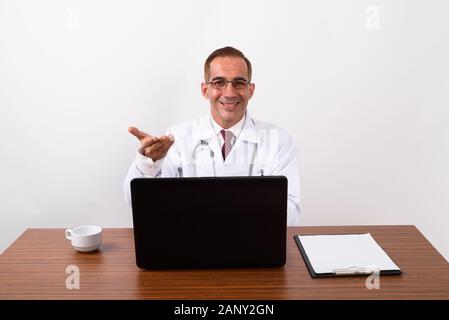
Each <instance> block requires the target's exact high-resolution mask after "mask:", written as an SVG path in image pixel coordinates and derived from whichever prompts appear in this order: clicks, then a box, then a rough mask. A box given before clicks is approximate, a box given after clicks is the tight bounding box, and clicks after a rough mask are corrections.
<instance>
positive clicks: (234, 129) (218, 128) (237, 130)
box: [210, 114, 246, 137]
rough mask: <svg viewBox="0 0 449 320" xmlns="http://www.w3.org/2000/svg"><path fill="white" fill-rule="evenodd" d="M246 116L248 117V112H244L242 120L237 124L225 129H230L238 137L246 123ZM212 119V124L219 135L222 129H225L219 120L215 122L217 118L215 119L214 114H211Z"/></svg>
mask: <svg viewBox="0 0 449 320" xmlns="http://www.w3.org/2000/svg"><path fill="white" fill-rule="evenodd" d="M245 118H246V114H244V115H243V118H242V119H240V121H239V122H237V123H236V124H235V125H233V126H232V127H230V128H228V129H224V130H229V131H231V132H232V134H233V135H234V137H238V136H239V135H240V132H242V129H243V124H244V123H245ZM210 120H211V122H212V126H213V127H214V131H215V134H216V135H219V134H220V133H221V130H223V128H222V127H221V126H220V125H219V124H218V123H217V122H215V120H214V118H212V116H210Z"/></svg>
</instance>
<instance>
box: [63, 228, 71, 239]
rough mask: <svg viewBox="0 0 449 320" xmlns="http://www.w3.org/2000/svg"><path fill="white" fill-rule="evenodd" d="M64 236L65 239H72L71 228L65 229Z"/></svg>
mask: <svg viewBox="0 0 449 320" xmlns="http://www.w3.org/2000/svg"><path fill="white" fill-rule="evenodd" d="M65 237H66V239H68V240H72V229H67V230H66V231H65Z"/></svg>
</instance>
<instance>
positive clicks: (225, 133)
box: [220, 129, 234, 160]
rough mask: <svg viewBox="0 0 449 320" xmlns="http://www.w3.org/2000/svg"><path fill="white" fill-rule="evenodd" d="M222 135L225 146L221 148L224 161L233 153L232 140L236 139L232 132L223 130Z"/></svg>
mask: <svg viewBox="0 0 449 320" xmlns="http://www.w3.org/2000/svg"><path fill="white" fill-rule="evenodd" d="M220 133H221V135H222V136H223V139H224V143H223V146H222V147H221V154H222V155H223V160H225V159H226V157H227V156H228V154H229V152H230V151H231V148H232V144H231V140H232V138H233V137H234V134H233V133H232V132H231V131H229V130H224V129H223V130H221V131H220Z"/></svg>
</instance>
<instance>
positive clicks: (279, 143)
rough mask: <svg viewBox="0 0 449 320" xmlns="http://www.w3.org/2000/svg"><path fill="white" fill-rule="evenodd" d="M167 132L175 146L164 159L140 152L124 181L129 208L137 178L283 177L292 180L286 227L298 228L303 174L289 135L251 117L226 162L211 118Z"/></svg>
mask: <svg viewBox="0 0 449 320" xmlns="http://www.w3.org/2000/svg"><path fill="white" fill-rule="evenodd" d="M169 133H171V134H173V136H174V138H175V142H174V144H173V145H172V147H171V148H170V150H169V151H168V153H167V155H166V157H165V158H164V159H161V160H158V161H156V162H153V161H152V160H151V158H148V157H145V156H143V155H141V154H140V153H138V152H137V156H136V158H135V160H134V161H133V163H132V164H131V166H130V168H129V170H128V174H127V176H126V179H125V182H124V191H125V198H126V200H127V201H128V203H131V201H130V200H131V196H130V182H131V180H132V179H134V178H138V177H149V178H158V177H180V176H183V177H193V176H214V175H216V176H249V175H252V176H256V175H259V176H260V175H265V176H269V175H282V176H286V177H287V179H288V206H287V207H288V212H287V224H288V225H290V226H292V225H298V222H299V216H300V211H301V210H300V195H299V172H298V167H297V158H296V148H295V146H294V144H293V141H292V138H291V136H290V135H289V134H288V133H287V131H285V130H283V129H281V128H278V127H276V126H275V125H273V124H270V123H265V122H260V121H256V120H254V119H252V118H251V117H250V116H249V114H248V113H247V114H246V120H245V123H244V124H243V128H242V131H241V133H240V135H239V136H238V137H237V140H236V141H235V143H234V145H233V147H232V149H231V151H230V152H229V154H228V156H227V157H226V160H225V161H224V160H223V157H222V153H221V145H220V142H219V139H218V136H217V135H216V133H215V131H214V128H213V125H212V122H211V116H210V115H207V116H204V117H201V118H200V119H198V120H196V121H193V122H189V123H185V124H180V125H175V126H172V127H170V128H169V129H168V130H167V134H169ZM201 141H202V142H201ZM201 143H202V144H201ZM207 146H208V147H207ZM209 148H210V149H209ZM195 149H196V152H194V150H195ZM211 151H212V152H211ZM253 159H254V161H253ZM213 163H215V165H213ZM250 163H253V166H251V165H250ZM214 171H215V173H214ZM250 171H251V173H250Z"/></svg>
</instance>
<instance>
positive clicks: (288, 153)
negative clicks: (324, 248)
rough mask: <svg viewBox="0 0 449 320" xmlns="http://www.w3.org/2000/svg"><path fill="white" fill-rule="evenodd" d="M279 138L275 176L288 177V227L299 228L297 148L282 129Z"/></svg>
mask: <svg viewBox="0 0 449 320" xmlns="http://www.w3.org/2000/svg"><path fill="white" fill-rule="evenodd" d="M279 136H280V137H279V148H278V153H277V155H276V160H275V167H274V170H273V175H282V176H286V177H287V179H288V192H287V193H288V203H287V225H289V226H297V225H299V218H300V215H301V206H300V202H301V198H300V188H299V170H298V164H297V156H296V148H295V145H294V143H293V139H292V138H291V136H290V135H289V134H288V133H287V132H286V131H284V130H282V129H281V130H280V135H279Z"/></svg>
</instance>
